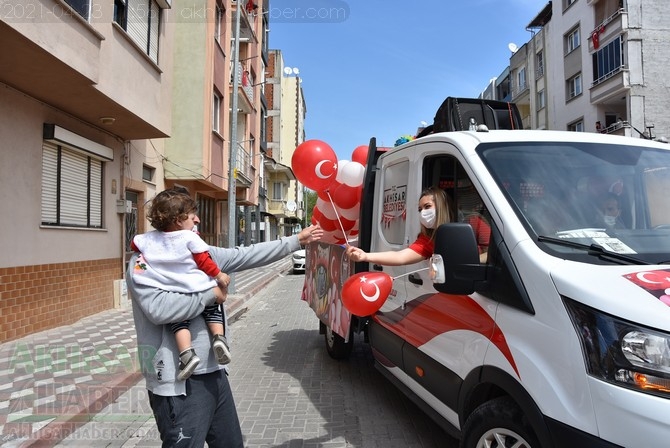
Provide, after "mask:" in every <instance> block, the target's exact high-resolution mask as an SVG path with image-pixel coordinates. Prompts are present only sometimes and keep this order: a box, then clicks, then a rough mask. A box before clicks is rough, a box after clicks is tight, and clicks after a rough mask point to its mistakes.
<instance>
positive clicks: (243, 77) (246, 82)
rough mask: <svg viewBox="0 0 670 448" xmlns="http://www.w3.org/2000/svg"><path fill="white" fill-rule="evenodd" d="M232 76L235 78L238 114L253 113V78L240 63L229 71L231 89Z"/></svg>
mask: <svg viewBox="0 0 670 448" xmlns="http://www.w3.org/2000/svg"><path fill="white" fill-rule="evenodd" d="M233 76H237V85H238V91H237V97H238V102H237V105H238V108H239V109H241V110H240V112H242V113H245V114H250V113H253V111H254V87H253V77H252V76H251V73H250V72H249V70H247V69H246V68H245V67H244V66H243V65H242V63H241V62H238V63H237V69H236V70H231V80H230V82H231V87H232V82H233V81H234V79H233V78H232V77H233Z"/></svg>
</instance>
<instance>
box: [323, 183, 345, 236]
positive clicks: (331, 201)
mask: <svg viewBox="0 0 670 448" xmlns="http://www.w3.org/2000/svg"><path fill="white" fill-rule="evenodd" d="M326 194H327V195H328V199H329V200H330V203H331V205H332V206H333V210H335V216H336V217H337V223H338V224H339V225H340V230H341V231H342V235H344V241H345V242H346V244H347V246H348V245H349V237H348V236H347V232H345V231H344V226H343V225H342V221H341V220H340V214H339V213H337V207H336V206H335V202H333V198H331V197H330V191H329V190H326Z"/></svg>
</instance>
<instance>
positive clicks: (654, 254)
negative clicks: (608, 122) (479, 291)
mask: <svg viewBox="0 0 670 448" xmlns="http://www.w3.org/2000/svg"><path fill="white" fill-rule="evenodd" d="M477 151H478V153H479V154H480V156H481V157H482V160H483V161H484V163H485V164H486V166H487V167H488V169H489V170H490V171H491V173H492V175H493V177H494V178H495V180H496V182H497V183H498V185H499V187H500V189H501V190H502V191H503V192H504V193H505V195H506V196H507V199H508V200H509V202H510V204H511V205H512V207H513V208H514V210H515V212H516V213H517V215H518V216H519V219H520V220H521V221H522V222H523V224H524V225H525V226H526V228H527V230H528V231H529V233H530V234H531V236H533V237H534V238H535V240H536V241H537V244H538V245H539V246H540V247H541V248H542V249H543V250H545V251H547V252H550V253H552V254H554V255H558V256H561V257H563V258H567V259H574V260H578V261H586V262H593V263H610V262H613V261H612V259H607V258H603V257H600V256H593V255H594V252H593V251H589V250H585V248H586V249H588V248H589V247H591V248H594V247H595V248H598V250H597V251H596V252H610V253H615V254H622V255H628V257H612V258H614V259H617V258H618V259H619V262H625V261H626V260H629V261H631V262H635V260H638V261H640V262H642V263H653V264H661V263H670V147H669V148H668V150H664V149H658V148H651V147H649V148H646V147H644V148H643V147H638V146H627V145H613V144H601V143H573V142H569V143H556V142H530V143H519V142H515V143H512V144H482V145H480V146H479V147H478V148H477ZM561 241H565V244H561ZM572 243H575V244H572ZM595 255H597V254H595Z"/></svg>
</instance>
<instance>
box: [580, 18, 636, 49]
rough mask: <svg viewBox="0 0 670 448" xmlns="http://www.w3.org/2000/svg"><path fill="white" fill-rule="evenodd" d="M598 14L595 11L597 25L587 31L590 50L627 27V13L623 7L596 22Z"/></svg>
mask: <svg viewBox="0 0 670 448" xmlns="http://www.w3.org/2000/svg"><path fill="white" fill-rule="evenodd" d="M598 15H599V14H598V12H597V13H596V23H597V24H598V25H597V26H596V27H595V29H594V30H593V31H591V33H589V51H590V52H594V51H597V50H598V48H600V46H601V45H602V44H603V43H607V42H609V41H610V40H612V39H613V38H615V37H616V36H619V35H620V34H621V33H622V32H624V31H625V30H627V29H628V13H627V12H626V10H625V9H623V8H621V9H618V10H617V11H616V12H615V13H614V14H611V15H609V16H607V17H604V18H603V19H602V20H601V21H600V22H598ZM594 39H595V40H594ZM594 43H596V44H597V46H596V45H594Z"/></svg>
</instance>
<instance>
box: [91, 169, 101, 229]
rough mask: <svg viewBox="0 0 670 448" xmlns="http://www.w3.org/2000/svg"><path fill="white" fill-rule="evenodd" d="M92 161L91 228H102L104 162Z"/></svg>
mask: <svg viewBox="0 0 670 448" xmlns="http://www.w3.org/2000/svg"><path fill="white" fill-rule="evenodd" d="M90 160H91V180H90V182H91V187H90V188H91V190H90V191H91V199H90V204H91V218H90V219H91V222H90V223H89V226H90V227H102V161H100V160H97V159H93V158H92V159H90Z"/></svg>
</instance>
